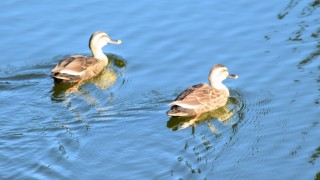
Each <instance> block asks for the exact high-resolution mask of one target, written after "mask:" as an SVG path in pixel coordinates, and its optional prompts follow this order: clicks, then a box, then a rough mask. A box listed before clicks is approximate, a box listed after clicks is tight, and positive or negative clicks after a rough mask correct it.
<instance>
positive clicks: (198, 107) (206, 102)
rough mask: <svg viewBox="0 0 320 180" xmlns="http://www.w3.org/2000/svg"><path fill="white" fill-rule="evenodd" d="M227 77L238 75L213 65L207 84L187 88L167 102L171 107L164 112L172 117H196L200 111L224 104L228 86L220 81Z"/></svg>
mask: <svg viewBox="0 0 320 180" xmlns="http://www.w3.org/2000/svg"><path fill="white" fill-rule="evenodd" d="M227 78H233V79H237V78H238V75H235V74H230V73H229V71H228V69H227V68H226V67H225V66H224V65H222V64H217V65H215V66H213V67H212V68H211V70H210V73H209V78H208V79H209V85H208V84H197V85H193V86H191V87H189V88H187V89H186V90H185V91H183V92H182V93H181V94H180V95H179V96H178V97H177V98H176V99H175V100H174V101H173V102H171V103H170V104H169V106H171V109H170V110H169V111H167V113H166V114H167V115H168V116H173V117H189V116H195V119H196V118H197V117H199V116H200V115H201V114H202V113H205V112H208V111H213V110H216V109H218V108H219V107H222V106H224V105H225V104H226V103H227V101H228V97H229V96H230V93H229V90H228V88H227V87H226V86H225V85H224V84H223V83H222V81H223V80H225V79H227Z"/></svg>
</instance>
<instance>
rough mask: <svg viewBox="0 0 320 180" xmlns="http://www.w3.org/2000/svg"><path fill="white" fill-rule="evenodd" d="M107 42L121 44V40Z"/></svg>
mask: <svg viewBox="0 0 320 180" xmlns="http://www.w3.org/2000/svg"><path fill="white" fill-rule="evenodd" d="M109 43H110V44H121V43H122V41H121V40H110V41H109Z"/></svg>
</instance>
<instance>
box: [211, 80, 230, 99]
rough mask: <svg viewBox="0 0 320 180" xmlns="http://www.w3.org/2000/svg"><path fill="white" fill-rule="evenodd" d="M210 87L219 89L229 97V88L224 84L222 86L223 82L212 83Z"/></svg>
mask: <svg viewBox="0 0 320 180" xmlns="http://www.w3.org/2000/svg"><path fill="white" fill-rule="evenodd" d="M209 82H210V86H211V87H213V88H214V89H217V90H219V91H221V92H224V94H225V95H226V96H227V97H228V96H229V90H228V88H227V86H225V85H224V84H222V82H221V81H210V80H209Z"/></svg>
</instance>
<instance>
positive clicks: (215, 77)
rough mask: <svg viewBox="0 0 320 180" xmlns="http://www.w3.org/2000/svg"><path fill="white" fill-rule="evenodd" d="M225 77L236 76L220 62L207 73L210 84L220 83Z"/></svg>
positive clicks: (235, 77) (234, 77)
mask: <svg viewBox="0 0 320 180" xmlns="http://www.w3.org/2000/svg"><path fill="white" fill-rule="evenodd" d="M227 78H233V79H237V78H238V76H237V75H235V74H230V73H229V71H228V69H227V68H226V67H225V66H224V65H221V64H217V65H215V66H213V67H212V68H211V71H210V74H209V82H210V84H211V86H214V85H215V84H221V82H222V81H223V80H225V79H227Z"/></svg>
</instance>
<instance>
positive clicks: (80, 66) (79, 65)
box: [51, 56, 99, 82]
mask: <svg viewBox="0 0 320 180" xmlns="http://www.w3.org/2000/svg"><path fill="white" fill-rule="evenodd" d="M98 63H99V60H98V59H96V58H93V57H86V56H71V57H68V58H66V59H64V60H62V61H60V63H59V64H58V65H57V66H56V67H55V68H54V69H52V72H51V77H53V78H55V79H60V80H63V81H65V82H77V81H79V80H80V79H81V77H82V76H83V75H85V73H86V70H87V69H90V67H94V66H95V65H96V64H98Z"/></svg>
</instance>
